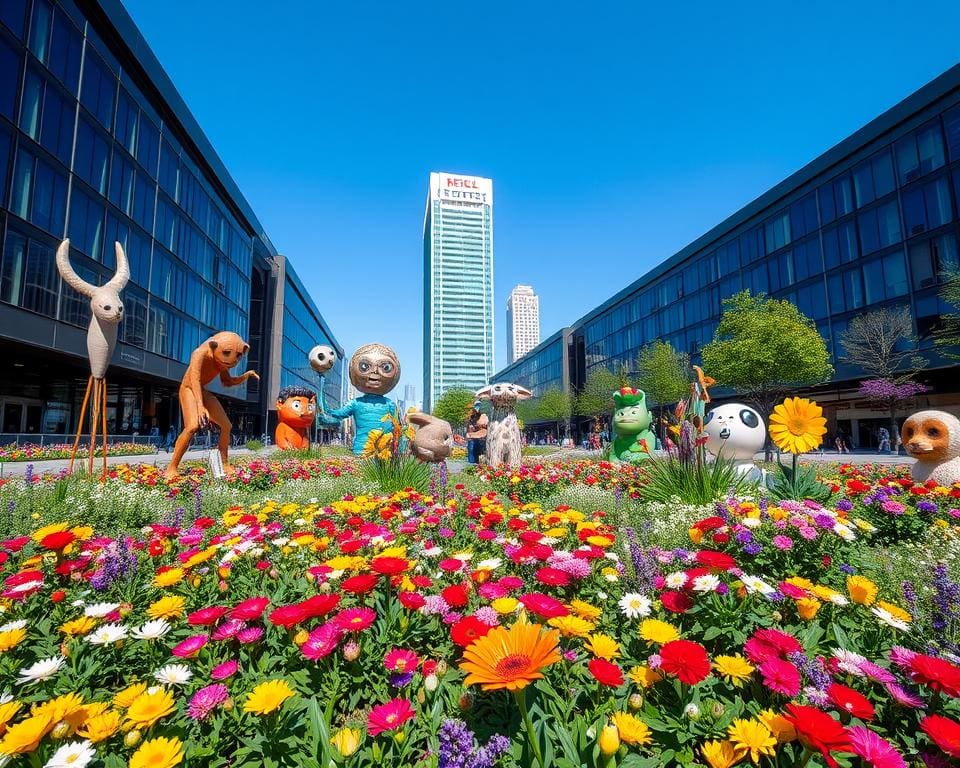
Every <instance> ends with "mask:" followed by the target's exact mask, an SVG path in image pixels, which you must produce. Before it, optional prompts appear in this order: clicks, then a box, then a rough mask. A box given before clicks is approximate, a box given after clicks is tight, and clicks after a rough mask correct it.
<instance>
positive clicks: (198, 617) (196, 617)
mask: <svg viewBox="0 0 960 768" xmlns="http://www.w3.org/2000/svg"><path fill="white" fill-rule="evenodd" d="M227 610H228V609H227V608H226V607H224V606H222V605H212V606H210V607H209V608H201V609H200V610H199V611H194V612H193V613H191V614H190V615H189V616H187V623H188V624H192V625H193V626H195V627H206V626H209V625H210V624H216V623H217V619H219V618H220V617H221V616H223V614H225V613H226V612H227Z"/></svg>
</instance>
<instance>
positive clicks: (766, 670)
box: [760, 657, 800, 697]
mask: <svg viewBox="0 0 960 768" xmlns="http://www.w3.org/2000/svg"><path fill="white" fill-rule="evenodd" d="M760 674H761V675H762V676H763V684H764V685H765V686H767V688H769V689H770V690H771V691H776V692H777V693H782V694H783V695H784V696H790V697H793V696H796V695H797V694H799V693H800V671H799V670H798V669H797V668H796V667H795V666H794V665H793V664H791V663H790V662H789V661H784V660H783V659H778V658H776V657H773V658H769V659H767V660H766V661H764V662H763V663H762V664H760Z"/></svg>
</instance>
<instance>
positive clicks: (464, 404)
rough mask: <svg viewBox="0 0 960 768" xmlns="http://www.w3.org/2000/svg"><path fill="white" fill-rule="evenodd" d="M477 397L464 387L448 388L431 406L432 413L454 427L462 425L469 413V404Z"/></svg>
mask: <svg viewBox="0 0 960 768" xmlns="http://www.w3.org/2000/svg"><path fill="white" fill-rule="evenodd" d="M476 399H477V396H476V394H475V393H474V392H472V391H471V390H469V389H465V388H464V387H454V388H453V389H448V390H447V391H446V392H444V393H443V395H442V396H441V397H440V399H439V400H437V402H436V404H435V405H434V406H433V415H434V416H436V417H437V418H438V419H443V420H444V421H447V422H449V423H450V426H451V427H453V428H454V429H458V428H460V427H462V426H463V425H464V424H466V422H467V417H468V416H469V415H470V406H472V405H473V401H474V400H476Z"/></svg>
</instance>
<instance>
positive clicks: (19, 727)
mask: <svg viewBox="0 0 960 768" xmlns="http://www.w3.org/2000/svg"><path fill="white" fill-rule="evenodd" d="M52 727H53V721H52V720H51V719H50V713H49V712H47V713H44V714H42V715H34V716H33V717H28V718H27V719H26V720H21V721H20V722H19V723H16V724H14V725H11V726H10V728H9V729H7V733H6V735H4V737H3V740H2V741H0V755H22V754H23V753H24V752H33V751H34V750H35V749H36V748H37V747H38V746H40V739H42V738H43V737H44V736H46V735H47V733H48V732H49V731H50V729H51V728H52Z"/></svg>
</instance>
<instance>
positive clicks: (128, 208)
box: [110, 150, 134, 216]
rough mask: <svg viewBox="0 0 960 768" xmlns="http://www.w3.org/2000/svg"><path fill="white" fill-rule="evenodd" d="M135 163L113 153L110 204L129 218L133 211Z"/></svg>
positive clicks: (118, 153) (120, 154)
mask: <svg viewBox="0 0 960 768" xmlns="http://www.w3.org/2000/svg"><path fill="white" fill-rule="evenodd" d="M133 180H134V168H133V162H132V161H131V160H128V159H127V158H126V157H125V156H124V155H123V154H122V153H120V152H117V151H116V150H114V151H113V167H112V169H111V170H110V202H111V203H113V204H114V205H115V206H117V208H119V209H120V210H121V211H123V212H124V213H125V214H127V215H128V216H129V215H130V214H131V212H132V211H133Z"/></svg>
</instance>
